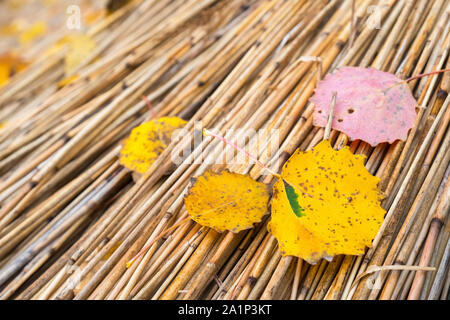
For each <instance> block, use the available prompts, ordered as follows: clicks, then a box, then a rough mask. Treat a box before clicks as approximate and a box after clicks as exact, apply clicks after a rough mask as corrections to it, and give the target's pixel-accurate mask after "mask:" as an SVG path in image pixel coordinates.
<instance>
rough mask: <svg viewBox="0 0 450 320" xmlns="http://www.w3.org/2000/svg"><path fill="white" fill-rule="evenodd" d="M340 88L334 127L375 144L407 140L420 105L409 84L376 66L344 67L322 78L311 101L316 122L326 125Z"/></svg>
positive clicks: (351, 138)
mask: <svg viewBox="0 0 450 320" xmlns="http://www.w3.org/2000/svg"><path fill="white" fill-rule="evenodd" d="M333 91H337V99H336V105H335V109H334V116H333V122H332V128H333V129H336V130H339V131H342V132H343V133H345V134H346V135H347V136H348V137H349V139H350V140H356V139H361V140H363V141H365V142H367V143H370V144H371V145H372V146H376V145H377V144H379V143H382V142H389V143H392V142H394V141H395V140H397V139H401V140H405V139H406V136H407V134H408V131H409V129H411V128H412V127H413V125H414V120H415V118H416V112H415V107H416V105H417V102H416V100H415V99H414V97H413V95H412V94H411V91H410V89H409V87H408V85H407V84H406V83H405V82H402V81H401V80H400V79H398V78H397V77H395V76H394V75H393V74H391V73H388V72H383V71H380V70H377V69H374V68H361V67H342V68H340V69H339V70H338V71H336V72H335V73H333V74H329V75H327V76H326V77H325V79H324V80H322V81H321V82H319V84H318V86H317V88H316V90H315V94H314V96H313V97H312V98H311V102H313V103H314V104H315V110H314V125H316V126H320V127H325V126H326V124H327V118H328V112H329V108H330V101H331V97H332V92H333Z"/></svg>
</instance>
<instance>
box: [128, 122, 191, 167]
mask: <svg viewBox="0 0 450 320" xmlns="http://www.w3.org/2000/svg"><path fill="white" fill-rule="evenodd" d="M185 124H186V121H184V120H183V119H181V118H178V117H162V118H159V119H156V120H151V121H148V122H146V123H144V124H141V125H140V126H138V127H136V128H134V129H133V130H132V131H131V134H130V136H129V137H128V138H127V139H126V140H125V142H124V145H123V147H122V150H121V151H120V164H122V165H123V166H125V167H127V168H128V169H130V170H133V171H136V172H138V173H144V172H146V171H147V170H148V168H150V166H151V165H152V163H153V162H155V160H156V158H158V156H159V155H160V154H161V153H162V152H163V150H164V149H165V148H166V147H167V146H168V145H169V143H170V141H171V136H172V133H173V132H174V131H175V130H176V129H180V128H183V127H184V126H185Z"/></svg>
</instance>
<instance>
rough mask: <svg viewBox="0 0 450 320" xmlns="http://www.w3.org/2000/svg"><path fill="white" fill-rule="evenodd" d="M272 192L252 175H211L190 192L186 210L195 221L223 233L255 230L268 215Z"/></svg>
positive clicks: (200, 180)
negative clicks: (254, 226)
mask: <svg viewBox="0 0 450 320" xmlns="http://www.w3.org/2000/svg"><path fill="white" fill-rule="evenodd" d="M268 202H269V191H268V188H267V186H266V185H265V184H264V183H261V182H258V181H255V180H253V179H252V178H250V176H248V175H242V174H237V173H231V172H229V171H227V170H224V171H222V172H221V173H214V172H212V171H207V172H205V174H203V175H201V176H200V177H198V178H197V179H195V182H194V183H193V184H192V186H191V187H190V188H189V191H188V193H187V194H186V197H185V205H186V210H187V211H188V213H189V215H190V216H191V218H192V220H194V221H195V222H197V223H199V224H201V225H203V226H208V227H211V228H213V229H215V230H217V231H219V232H223V231H225V230H230V231H233V232H239V231H242V230H245V229H249V228H252V227H253V224H255V223H257V222H259V221H261V219H262V218H263V216H264V215H265V214H266V212H267V204H268Z"/></svg>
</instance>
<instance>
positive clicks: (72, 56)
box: [60, 34, 97, 74]
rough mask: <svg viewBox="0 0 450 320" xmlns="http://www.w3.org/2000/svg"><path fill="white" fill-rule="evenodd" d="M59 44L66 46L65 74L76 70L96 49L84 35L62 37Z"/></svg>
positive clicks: (93, 42)
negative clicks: (67, 46) (67, 48)
mask: <svg viewBox="0 0 450 320" xmlns="http://www.w3.org/2000/svg"><path fill="white" fill-rule="evenodd" d="M60 43H61V44H66V43H67V44H68V45H69V51H68V52H67V54H66V59H65V63H66V67H65V72H66V74H67V73H70V72H71V71H73V70H74V69H75V68H77V67H78V66H79V65H80V64H81V63H82V62H83V61H84V60H85V59H86V58H87V57H88V56H89V55H90V54H91V53H92V51H94V49H95V48H96V46H97V45H96V43H95V41H94V40H93V39H92V38H91V37H89V36H88V35H85V34H73V35H68V36H66V37H64V38H63V39H62V40H61V42H60Z"/></svg>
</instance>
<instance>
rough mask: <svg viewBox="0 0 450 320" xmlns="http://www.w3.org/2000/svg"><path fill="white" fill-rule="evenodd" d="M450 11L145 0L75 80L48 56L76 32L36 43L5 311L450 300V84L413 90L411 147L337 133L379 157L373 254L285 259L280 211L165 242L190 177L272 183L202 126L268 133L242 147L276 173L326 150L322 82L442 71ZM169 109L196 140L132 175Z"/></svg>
mask: <svg viewBox="0 0 450 320" xmlns="http://www.w3.org/2000/svg"><path fill="white" fill-rule="evenodd" d="M449 13H450V2H449V1H447V0H436V1H427V0H418V1H414V0H373V1H370V0H329V1H327V0H321V1H314V0H292V1H282V0H220V1H219V0H187V1H186V0H184V1H183V0H148V1H138V0H134V1H128V2H127V3H125V4H122V5H121V6H119V7H118V8H114V11H112V12H110V13H109V14H104V16H102V17H101V18H100V19H97V20H96V21H95V22H94V23H92V24H90V25H89V26H85V27H84V29H83V30H82V32H83V34H85V35H88V36H89V37H90V38H92V39H93V41H95V43H96V47H95V49H93V50H92V51H91V52H90V53H89V54H87V55H85V56H83V59H82V61H81V62H80V63H79V64H78V65H77V66H76V67H75V68H73V69H72V70H70V71H68V70H67V68H66V67H65V59H66V55H67V51H68V48H67V47H66V46H59V47H57V50H50V51H45V50H46V49H48V48H52V47H53V48H54V47H55V44H56V43H57V42H58V40H60V38H62V37H63V36H65V35H67V33H70V32H69V31H64V32H62V31H60V30H59V31H55V32H53V33H51V35H49V36H48V37H47V36H43V37H42V39H41V40H40V41H38V42H36V43H34V44H33V46H31V47H29V48H28V49H26V50H25V51H24V52H23V53H22V54H23V55H24V56H26V57H27V59H28V61H30V64H29V65H28V67H27V68H25V69H24V70H22V71H20V72H18V73H16V74H14V76H12V77H11V79H9V82H8V83H6V84H5V85H4V86H2V87H0V123H1V124H2V126H1V127H0V175H1V177H0V298H1V299H75V300H80V299H108V300H115V299H239V300H240V299H293V300H297V299H298V300H305V299H342V300H344V299H447V297H448V293H449V287H450V276H449V275H450V272H449V254H450V249H449V241H450V240H449V229H448V212H449V206H450V202H449V199H450V187H449V185H450V183H449V180H448V175H449V172H450V168H449V160H450V152H448V150H449V144H450V131H449V130H448V127H449V121H450V109H449V108H448V104H449V102H450V98H449V96H448V92H449V89H450V73H439V74H434V75H431V76H428V77H422V78H419V79H415V80H413V81H409V82H408V85H409V87H410V89H411V91H412V92H413V94H414V96H415V97H416V99H417V100H418V108H417V118H416V122H415V124H414V127H413V128H412V129H411V130H410V131H409V134H408V137H407V139H406V141H400V140H397V141H396V142H394V143H393V144H388V143H381V144H379V145H377V146H376V147H372V146H371V145H369V144H367V143H365V142H363V141H361V140H355V141H349V139H348V137H347V136H346V135H345V134H343V133H341V132H338V131H336V130H332V131H331V134H330V137H329V139H330V141H331V142H332V145H333V146H334V148H335V149H340V148H342V147H343V146H345V145H348V146H349V147H350V150H351V152H353V153H354V154H359V155H364V156H365V157H366V160H365V166H366V168H367V169H368V171H369V172H370V173H371V174H373V175H375V176H377V177H379V178H380V183H379V188H380V189H381V190H382V192H383V194H384V195H385V199H384V200H383V202H382V206H383V208H384V209H385V210H386V212H387V213H386V216H385V220H384V223H383V224H382V227H381V229H380V231H379V233H378V234H377V236H376V238H375V239H374V241H373V245H372V248H369V249H368V250H367V252H366V253H365V254H364V255H361V256H352V255H346V256H344V255H339V256H336V257H334V259H333V260H332V261H331V262H329V261H327V260H321V261H320V262H319V263H317V264H315V265H310V264H308V263H307V262H305V261H303V260H302V259H300V258H297V257H293V256H282V255H281V253H280V251H279V250H278V243H277V240H276V239H275V238H274V237H273V236H272V235H271V234H270V233H269V232H268V231H267V222H268V221H269V220H270V216H269V215H267V216H265V218H264V219H263V221H262V222H260V223H258V224H257V225H256V226H255V227H254V228H252V229H249V230H245V231H241V232H239V233H233V232H223V233H219V232H216V231H215V230H213V229H210V228H207V227H202V226H201V225H199V224H197V223H195V222H194V221H189V222H187V223H184V224H180V225H178V226H177V227H174V228H172V229H170V230H169V231H167V232H166V233H165V234H164V236H163V237H158V236H159V235H160V234H161V233H163V232H164V231H165V230H167V229H169V228H171V227H172V226H175V225H176V224H177V223H178V222H180V221H182V220H183V219H185V218H186V217H187V216H188V214H187V212H186V208H185V207H184V196H185V194H186V192H187V190H188V188H189V185H190V180H191V178H192V177H197V176H199V175H201V174H202V173H204V172H205V171H206V170H208V169H212V170H214V171H220V170H223V169H229V170H230V171H232V172H237V173H241V174H248V175H250V177H251V178H253V179H255V180H258V181H261V182H264V183H266V184H271V183H274V181H275V180H276V178H275V177H274V176H273V175H271V174H267V172H265V171H264V168H262V167H261V166H258V165H257V164H255V163H254V162H251V161H250V160H248V161H247V162H246V163H231V164H227V163H224V162H221V161H205V159H204V158H205V155H206V156H207V157H208V158H209V159H213V160H218V159H222V158H223V157H224V155H225V154H226V152H227V150H228V148H230V147H229V146H227V147H226V148H225V149H224V148H223V142H222V141H220V140H217V139H212V138H210V137H208V138H203V139H202V140H201V143H199V144H194V137H195V136H196V134H197V133H198V132H197V131H198V130H197V128H196V123H198V121H201V124H202V126H203V127H204V128H214V129H215V130H216V132H218V133H220V134H222V135H223V136H225V137H226V138H228V139H232V138H233V136H232V133H230V132H232V131H230V130H229V129H242V130H246V129H252V130H255V131H258V133H259V134H258V137H257V138H256V137H255V136H251V137H249V139H246V140H245V141H244V142H243V145H242V146H241V147H248V148H249V149H251V150H258V154H257V155H256V156H257V157H258V159H259V160H260V161H261V162H263V163H265V164H266V165H267V166H268V167H269V168H270V169H271V170H273V171H276V172H279V171H280V170H281V168H282V166H283V164H284V163H285V162H286V161H287V159H288V158H289V157H290V155H291V154H292V153H293V152H294V151H295V150H296V149H297V148H299V149H300V150H309V149H311V148H313V147H314V146H315V145H316V144H318V143H319V142H320V141H321V140H322V139H323V137H324V129H323V128H320V127H316V126H314V125H313V110H314V105H313V104H312V103H311V102H309V98H310V97H311V96H312V94H313V92H314V89H315V88H316V85H317V82H318V81H319V80H320V79H322V78H323V77H324V76H325V75H326V74H329V73H331V72H333V71H334V70H336V69H337V68H339V67H341V66H360V67H373V68H376V69H379V70H383V71H387V72H390V73H393V74H395V75H396V76H397V77H399V78H400V79H407V78H409V77H411V76H414V75H417V74H421V73H428V72H432V71H436V70H441V69H446V68H449V67H450V62H449V59H448V56H449V45H450V33H449V28H450V19H449ZM37 48H39V49H37ZM44 51H45V52H46V54H43V52H44ZM142 96H145V99H142ZM146 100H147V101H150V102H151V109H150V110H149V107H148V105H147V102H146ZM163 116H178V117H180V118H182V119H184V120H186V121H187V124H186V126H185V129H186V130H188V132H189V134H186V135H184V136H182V137H179V139H175V140H173V141H172V142H171V143H170V144H169V145H168V146H167V147H166V148H165V149H164V151H163V152H162V153H161V155H160V156H159V157H158V158H157V159H156V161H155V162H154V163H153V164H152V165H151V166H150V168H149V169H148V170H147V171H146V172H145V173H144V174H142V175H134V174H132V172H131V171H130V170H129V169H127V168H125V167H124V166H122V165H121V164H120V160H119V158H120V150H121V147H122V144H123V139H124V138H126V137H127V136H128V135H129V134H130V131H131V130H132V129H133V128H134V127H136V126H138V125H139V124H142V123H144V122H146V121H149V120H150V119H156V118H160V117H163ZM273 130H277V132H278V134H277V135H276V136H275V135H273V134H271V132H273ZM275 138H276V139H277V141H276V143H279V148H278V150H277V151H276V152H272V151H273V150H272V149H271V148H270V146H271V143H273V142H274V139H275ZM192 146H194V147H193V148H192ZM256 146H257V148H256V149H255V147H256ZM187 149H193V150H192V152H191V153H190V154H189V155H188V156H187V158H186V159H185V161H184V162H182V163H180V164H177V165H174V163H173V161H172V160H171V159H172V158H173V155H180V154H182V153H183V151H185V150H187ZM153 240H155V241H153ZM146 244H150V248H149V249H148V250H147V251H145V253H144V254H143V255H141V256H139V257H138V258H137V259H136V260H135V261H134V263H133V264H132V265H131V266H130V267H129V268H127V266H126V262H127V261H130V260H131V259H132V258H133V257H134V256H135V255H136V254H137V253H138V252H139V251H140V250H141V249H142V248H143V247H144V246H146ZM427 268H431V269H430V270H431V271H430V270H428V269H427Z"/></svg>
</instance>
